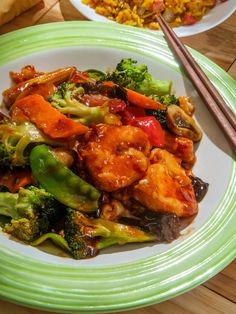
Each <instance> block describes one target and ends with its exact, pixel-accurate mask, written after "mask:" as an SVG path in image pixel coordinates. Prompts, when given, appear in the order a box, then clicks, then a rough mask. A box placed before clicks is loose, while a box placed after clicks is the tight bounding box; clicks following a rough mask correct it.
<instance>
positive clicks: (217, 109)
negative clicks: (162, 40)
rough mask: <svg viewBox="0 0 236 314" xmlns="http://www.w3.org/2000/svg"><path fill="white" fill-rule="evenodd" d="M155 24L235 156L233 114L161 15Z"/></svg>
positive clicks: (235, 129)
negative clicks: (158, 26) (159, 28)
mask: <svg viewBox="0 0 236 314" xmlns="http://www.w3.org/2000/svg"><path fill="white" fill-rule="evenodd" d="M157 22H158V23H159V25H160V27H161V29H162V31H163V33H164V35H165V37H166V40H167V42H168V43H169V45H170V47H171V48H172V50H173V52H174V53H175V55H176V57H177V58H178V60H179V61H180V63H181V64H182V66H183V67H184V69H185V71H186V72H187V74H188V76H189V78H190V79H191V81H192V83H193V85H194V86H195V88H196V90H197V92H198V94H199V95H200V96H201V98H202V100H203V101H204V103H205V105H206V106H207V108H208V110H209V111H210V112H211V114H212V116H213V117H214V119H215V121H216V122H217V124H218V125H219V127H220V129H221V130H222V131H223V132H224V134H225V136H226V137H227V139H228V141H229V142H230V144H231V146H232V149H233V151H234V153H235V154H236V117H235V115H234V113H233V112H232V111H231V109H230V108H229V107H228V106H227V104H226V103H225V101H224V99H223V98H222V96H221V95H220V94H219V92H218V91H217V90H216V88H215V87H214V86H213V84H212V83H211V81H210V80H209V79H208V77H207V76H206V75H205V73H204V72H203V71H202V69H201V68H200V66H199V65H198V64H197V62H196V61H195V60H194V58H193V57H192V56H191V54H190V53H189V52H188V50H187V49H186V48H185V46H184V45H183V44H182V42H181V41H180V39H179V38H178V37H177V35H176V34H175V32H174V31H173V29H172V28H171V27H170V26H169V25H168V24H167V22H166V21H165V20H164V19H163V17H162V16H161V15H159V16H157Z"/></svg>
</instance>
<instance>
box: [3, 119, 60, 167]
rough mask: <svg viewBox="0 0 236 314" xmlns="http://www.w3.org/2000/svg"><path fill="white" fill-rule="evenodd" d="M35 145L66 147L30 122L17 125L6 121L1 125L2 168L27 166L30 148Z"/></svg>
mask: <svg viewBox="0 0 236 314" xmlns="http://www.w3.org/2000/svg"><path fill="white" fill-rule="evenodd" d="M35 143H45V144H49V145H52V146H62V145H66V144H65V143H64V144H63V143H61V142H56V141H54V140H51V139H50V138H48V137H47V136H45V135H44V134H43V133H42V132H41V131H40V130H38V129H37V127H36V126H35V125H34V124H32V123H30V122H24V123H21V124H16V123H13V122H10V121H8V120H7V121H4V122H3V123H2V124H0V168H6V167H11V166H25V165H27V164H28V163H29V152H30V148H31V147H32V144H35Z"/></svg>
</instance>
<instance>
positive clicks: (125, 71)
mask: <svg viewBox="0 0 236 314" xmlns="http://www.w3.org/2000/svg"><path fill="white" fill-rule="evenodd" d="M106 80H110V81H112V82H114V83H116V84H118V85H120V86H122V87H126V88H129V89H132V90H134V91H136V92H139V93H141V94H144V95H146V96H150V95H159V96H161V95H166V94H169V93H170V90H171V85H172V83H171V81H165V80H157V79H154V78H153V77H152V75H151V74H150V73H149V72H148V68H147V66H146V65H137V61H135V60H132V59H128V58H127V59H122V60H121V61H120V62H119V63H118V64H117V66H116V69H115V70H114V71H113V72H112V73H109V74H108V75H107V77H106Z"/></svg>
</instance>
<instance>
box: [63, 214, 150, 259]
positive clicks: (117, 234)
mask: <svg viewBox="0 0 236 314" xmlns="http://www.w3.org/2000/svg"><path fill="white" fill-rule="evenodd" d="M67 211H68V212H67V215H66V219H65V229H64V233H65V240H66V241H67V243H68V246H69V249H70V252H71V254H72V256H73V257H74V258H75V259H82V258H86V257H91V256H95V255H97V254H98V251H99V250H100V249H103V248H105V247H108V246H111V245H114V244H125V243H129V242H147V241H153V240H155V239H156V237H155V236H154V235H151V234H148V233H145V232H144V231H142V230H140V229H138V228H135V227H133V226H127V225H123V224H119V223H116V222H112V221H108V220H104V219H100V218H89V217H87V216H85V215H83V214H82V213H80V212H79V211H75V210H72V209H68V210H67Z"/></svg>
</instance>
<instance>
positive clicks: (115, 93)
mask: <svg viewBox="0 0 236 314" xmlns="http://www.w3.org/2000/svg"><path fill="white" fill-rule="evenodd" d="M108 96H109V97H111V98H118V99H121V100H123V101H124V102H125V103H128V97H127V92H126V90H125V89H124V88H122V87H120V86H117V85H116V86H112V88H111V89H110V90H108Z"/></svg>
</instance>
